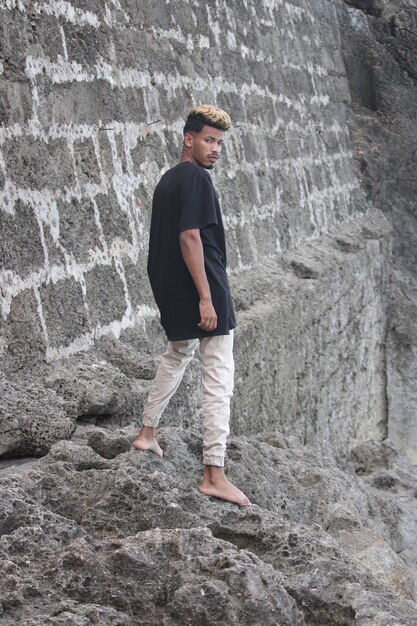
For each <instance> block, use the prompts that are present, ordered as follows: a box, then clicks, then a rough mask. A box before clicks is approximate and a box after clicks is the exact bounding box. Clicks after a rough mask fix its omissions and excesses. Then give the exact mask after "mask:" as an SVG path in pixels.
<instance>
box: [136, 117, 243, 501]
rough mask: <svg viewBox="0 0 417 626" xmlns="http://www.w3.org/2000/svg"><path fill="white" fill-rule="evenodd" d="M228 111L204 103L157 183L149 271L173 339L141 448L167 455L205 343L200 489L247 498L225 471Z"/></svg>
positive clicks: (230, 316) (229, 316) (230, 323)
mask: <svg viewBox="0 0 417 626" xmlns="http://www.w3.org/2000/svg"><path fill="white" fill-rule="evenodd" d="M231 126H232V124H231V120H230V117H229V115H228V114H227V113H226V112H225V111H222V110H221V109H219V108H217V107H214V106H208V105H204V106H198V107H195V108H194V109H193V110H192V111H191V113H190V114H189V116H188V118H187V120H186V123H185V126H184V139H183V149H182V155H181V161H180V163H178V164H177V165H176V166H175V167H173V168H172V169H170V170H169V171H168V172H166V173H165V174H164V175H163V176H162V178H161V180H160V181H159V183H158V185H157V186H156V189H155V193H154V197H153V205H152V221H151V233H150V240H149V257H148V275H149V280H150V283H151V287H152V291H153V294H154V296H155V300H156V303H157V305H158V308H159V311H160V314H161V324H162V326H163V328H164V330H165V332H166V334H167V337H168V345H167V348H166V351H165V353H164V354H163V356H162V358H161V362H160V365H159V368H158V371H157V374H156V377H155V380H154V382H153V384H152V387H151V390H150V392H149V397H148V401H147V404H146V406H145V409H144V413H143V419H142V423H143V425H142V428H141V429H140V431H139V434H138V436H137V439H136V440H135V442H134V444H133V445H134V447H135V448H136V449H138V450H150V451H151V452H154V453H155V454H157V455H158V456H160V457H162V456H163V452H162V450H161V448H160V446H159V444H158V442H157V440H156V436H155V433H156V427H157V425H158V422H159V418H160V416H161V414H162V412H163V410H164V409H165V407H166V405H167V404H168V401H169V399H170V398H171V397H172V395H173V394H174V393H175V391H176V390H177V388H178V386H179V384H180V382H181V379H182V376H183V374H184V371H185V368H186V366H187V364H188V363H189V362H190V361H191V359H192V358H193V354H194V351H195V350H196V348H197V346H198V345H199V346H200V354H201V365H202V380H203V461H204V465H205V468H204V475H203V479H202V482H201V484H200V486H199V490H200V492H201V493H203V494H205V495H210V496H215V497H218V498H222V499H224V500H229V501H230V502H235V503H237V504H240V505H248V504H250V502H249V500H248V498H247V497H246V496H245V495H244V494H243V493H242V492H241V491H240V490H239V489H238V488H237V487H236V486H235V485H233V484H232V483H231V482H230V481H229V480H228V479H227V478H226V476H225V473H224V469H223V468H224V456H225V450H226V438H227V435H228V434H229V416H230V398H231V396H232V393H233V373H234V362H233V329H234V328H235V326H236V322H235V314H234V308H233V302H232V298H231V295H230V289H229V284H228V280H227V275H226V250H225V238H224V230H223V223H222V217H221V213H220V206H219V202H218V199H217V195H216V192H215V190H214V187H213V184H212V181H211V177H210V175H209V173H208V171H207V170H211V169H213V167H214V166H215V164H216V162H217V160H218V158H219V156H220V151H221V148H222V143H223V136H224V133H225V132H226V131H228V130H230V128H231Z"/></svg>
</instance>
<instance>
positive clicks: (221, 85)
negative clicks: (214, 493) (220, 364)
mask: <svg viewBox="0 0 417 626" xmlns="http://www.w3.org/2000/svg"><path fill="white" fill-rule="evenodd" d="M41 4H42V3H32V2H30V1H29V0H19V1H17V0H7V1H1V0H0V227H1V238H0V239H1V242H0V255H1V256H0V316H1V317H0V366H1V370H2V372H1V377H0V387H1V394H0V397H1V400H0V435H1V437H0V439H1V445H0V457H1V459H2V460H1V461H0V490H1V491H2V497H1V499H0V502H1V505H0V572H1V576H2V589H1V597H0V620H1V621H2V623H4V624H5V626H12V624H13V626H20V625H21V626H24V625H26V626H41V625H42V626H43V625H45V624H51V625H53V624H61V625H65V626H71V625H74V626H75V625H77V626H78V625H82V626H88V625H89V624H94V623H100V624H103V625H105V624H111V625H113V626H116V625H118V626H120V625H126V626H137V625H138V624H147V626H153V625H154V624H155V625H156V624H158V626H159V625H160V624H162V625H164V626H170V625H171V624H172V625H174V624H175V625H178V626H183V625H184V624H191V625H193V626H194V624H195V625H196V626H197V624H198V626H203V625H205V624H207V626H208V625H210V626H212V625H216V624H231V625H232V624H236V626H237V625H239V626H241V625H243V624H247V625H248V626H249V625H250V626H255V625H258V624H262V625H267V624H271V626H272V625H274V626H275V625H276V624H281V625H284V624H288V625H289V626H296V625H300V626H302V625H306V626H307V625H308V626H336V625H338V626H371V625H372V626H394V624H395V626H415V623H416V615H417V612H416V605H415V599H416V587H415V585H416V576H417V574H416V567H415V563H416V561H417V554H416V547H415V535H416V531H417V528H416V524H417V521H416V520H417V515H416V513H417V511H416V504H415V502H416V499H415V480H416V475H415V474H416V470H415V466H413V465H411V464H410V461H412V462H414V463H415V462H416V459H417V457H416V449H417V418H416V407H417V395H416V393H417V392H416V384H415V381H416V379H417V358H416V345H417V336H416V328H417V313H416V311H417V283H416V265H417V263H416V254H415V250H416V249H417V247H416V245H417V240H416V237H417V235H416V233H417V228H416V223H415V222H416V209H415V196H416V176H415V169H416V168H415V166H416V146H415V110H416V104H417V103H416V96H415V94H416V91H415V80H416V76H417V70H416V62H415V61H416V58H415V48H416V46H415V44H416V32H417V25H416V10H415V9H416V7H415V2H414V0H398V1H396V2H393V1H391V0H349V1H344V0H336V1H335V2H330V1H328V0H314V1H312V2H307V1H306V0H274V1H273V2H271V1H269V0H262V1H260V2H255V0H247V1H245V2H238V1H235V0H231V1H230V2H227V3H226V2H223V0H215V1H214V2H210V3H207V2H203V1H202V0H193V1H192V2H191V0H186V1H185V2H183V3H173V2H162V3H151V2H148V1H146V2H142V3H138V2H136V1H134V0H126V1H125V2H123V3H119V2H111V3H110V2H108V3H103V2H99V1H98V0H93V1H91V2H89V3H85V2H82V1H81V0H69V2H66V3H43V4H42V6H41ZM201 102H213V103H216V104H218V105H219V106H221V107H224V108H225V109H226V110H228V111H229V112H230V113H231V115H232V119H233V122H234V129H233V130H232V132H231V133H229V135H228V137H227V140H226V143H225V148H224V152H223V155H222V160H221V162H220V163H219V165H218V167H217V168H216V171H215V172H214V173H213V180H214V183H215V186H216V188H217V189H218V191H219V196H220V200H221V203H222V207H223V213H224V221H225V228H226V237H227V244H228V260H229V269H230V282H231V285H232V290H233V294H234V299H235V303H236V310H237V318H238V326H237V329H236V350H235V354H236V388H235V395H234V398H233V404H232V419H231V431H232V436H231V439H230V443H229V447H228V456H227V468H226V469H227V473H228V476H229V477H230V478H231V479H232V480H233V481H235V482H236V483H237V484H238V485H239V486H240V487H241V488H243V489H244V490H245V491H246V492H247V494H248V495H249V497H250V498H251V500H252V501H253V503H254V505H253V506H252V507H250V508H245V509H238V508H237V507H235V506H234V505H231V504H227V503H222V502H219V501H216V500H214V499H208V498H205V497H203V496H202V495H200V494H199V492H198V491H197V490H196V485H197V483H198V480H199V479H200V476H201V471H202V465H201V445H202V442H201V397H200V395H201V394H200V392H201V386H200V367H199V358H198V355H196V358H195V359H194V360H193V362H192V364H191V365H190V367H189V369H188V370H187V372H186V375H185V377H184V380H183V382H182V384H181V386H180V389H179V391H178V394H177V395H176V396H175V397H174V399H173V400H172V402H171V403H170V404H169V406H168V408H167V410H166V412H165V414H164V416H163V418H162V422H161V426H162V428H161V434H160V441H161V445H162V447H163V448H164V451H165V458H164V459H163V460H161V459H159V458H157V457H155V456H153V455H152V454H150V453H143V454H142V453H138V452H134V451H133V450H132V449H131V444H132V441H133V438H134V436H135V433H136V431H137V427H138V424H139V421H140V416H141V412H142V409H143V405H144V403H145V401H146V397H147V392H148V389H149V385H150V382H151V380H152V378H153V376H154V373H155V370H156V367H157V363H158V358H159V356H160V354H161V353H162V351H163V346H164V342H165V337H164V334H163V332H162V329H161V327H160V324H159V321H158V316H157V311H156V307H155V303H154V300H153V296H152V293H151V290H150V287H149V284H148V281H147V276H146V250H147V243H148V236H149V227H150V215H151V202H152V193H153V189H154V186H155V184H156V182H157V180H158V179H159V177H160V175H161V174H162V173H163V171H164V170H166V169H167V168H169V167H170V166H172V165H174V164H175V163H176V162H177V160H178V158H179V156H180V152H181V140H182V137H181V131H182V126H183V123H184V117H185V115H186V114H187V112H188V110H189V109H190V108H191V107H192V106H193V105H194V104H196V103H201ZM404 452H405V453H406V455H407V456H404ZM13 457H14V458H13ZM37 457H42V458H41V459H40V460H37Z"/></svg>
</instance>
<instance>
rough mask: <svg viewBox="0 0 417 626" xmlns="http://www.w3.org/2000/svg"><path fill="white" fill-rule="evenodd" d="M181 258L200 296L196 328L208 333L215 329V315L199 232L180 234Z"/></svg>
mask: <svg viewBox="0 0 417 626" xmlns="http://www.w3.org/2000/svg"><path fill="white" fill-rule="evenodd" d="M180 247H181V253H182V257H183V259H184V262H185V264H186V266H187V268H188V271H189V272H190V274H191V277H192V279H193V281H194V284H195V286H196V289H197V291H198V295H199V296H200V304H199V307H200V322H199V324H198V326H199V327H200V328H201V329H202V330H207V331H208V332H210V331H212V330H215V329H216V328H217V315H216V311H215V310H214V307H213V302H212V299H211V292H210V285H209V283H208V280H207V274H206V270H205V267H204V252H203V244H202V242H201V237H200V230H199V229H198V228H192V229H190V230H183V231H182V232H180Z"/></svg>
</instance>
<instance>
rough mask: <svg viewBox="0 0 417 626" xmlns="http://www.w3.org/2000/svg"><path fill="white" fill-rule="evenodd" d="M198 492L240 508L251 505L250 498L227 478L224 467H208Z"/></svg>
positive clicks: (205, 469)
mask: <svg viewBox="0 0 417 626" xmlns="http://www.w3.org/2000/svg"><path fill="white" fill-rule="evenodd" d="M198 490H199V491H200V493H203V494H204V495H205V496H214V497H215V498H221V499H222V500H228V501H229V502H233V503H234V504H239V505H240V506H249V505H250V504H251V503H250V501H249V498H247V497H246V496H245V494H244V493H243V492H242V491H240V489H238V488H237V487H236V486H235V485H233V483H231V482H230V480H228V479H227V478H226V476H225V474H224V470H223V468H222V467H215V466H214V465H206V466H205V468H204V476H203V480H202V481H201V484H200V486H199V488H198Z"/></svg>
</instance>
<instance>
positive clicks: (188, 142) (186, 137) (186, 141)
mask: <svg viewBox="0 0 417 626" xmlns="http://www.w3.org/2000/svg"><path fill="white" fill-rule="evenodd" d="M184 145H185V146H186V147H187V148H191V146H192V145H193V135H192V134H191V133H185V135H184Z"/></svg>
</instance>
